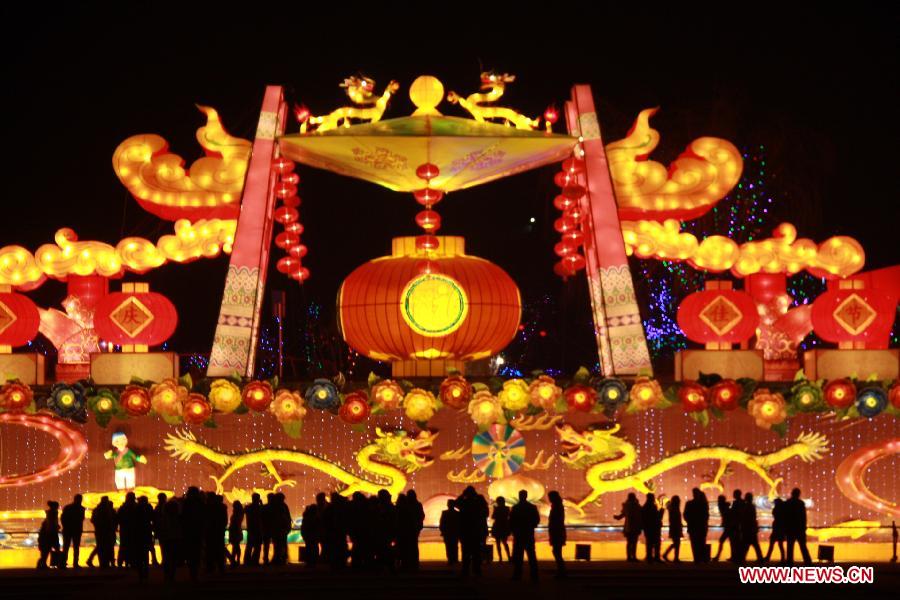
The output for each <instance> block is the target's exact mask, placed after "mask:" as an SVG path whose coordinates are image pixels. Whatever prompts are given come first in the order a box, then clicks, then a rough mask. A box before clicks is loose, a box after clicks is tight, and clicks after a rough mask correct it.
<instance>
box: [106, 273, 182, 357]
mask: <svg viewBox="0 0 900 600" xmlns="http://www.w3.org/2000/svg"><path fill="white" fill-rule="evenodd" d="M122 290H123V291H121V292H115V293H112V294H109V295H107V296H106V297H104V298H103V299H102V300H100V302H98V303H97V309H96V311H95V312H94V329H96V331H97V335H99V336H100V339H103V340H106V341H107V342H112V343H113V344H117V345H142V346H156V345H158V344H162V343H163V342H165V341H166V340H167V339H169V338H170V337H171V336H172V334H173V333H175V327H176V326H177V325H178V312H177V311H176V310H175V306H174V305H173V304H172V303H171V302H170V301H169V299H168V298H166V297H165V296H163V295H162V294H158V293H156V292H151V291H149V287H148V286H147V284H140V283H138V284H123V285H122Z"/></svg>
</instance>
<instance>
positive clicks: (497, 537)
mask: <svg viewBox="0 0 900 600" xmlns="http://www.w3.org/2000/svg"><path fill="white" fill-rule="evenodd" d="M491 519H493V523H492V524H491V537H493V538H494V541H495V542H496V543H497V559H498V561H499V562H503V550H504V549H506V560H512V555H511V554H510V553H509V541H508V540H509V534H510V531H509V507H508V506H507V505H506V498H504V497H503V496H500V497H499V498H497V504H496V506H494V513H493V514H492V515H491Z"/></svg>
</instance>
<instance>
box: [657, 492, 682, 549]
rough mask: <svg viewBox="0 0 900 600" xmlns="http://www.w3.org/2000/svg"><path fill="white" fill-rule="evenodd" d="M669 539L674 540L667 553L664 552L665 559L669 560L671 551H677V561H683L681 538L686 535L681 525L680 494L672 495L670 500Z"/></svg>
mask: <svg viewBox="0 0 900 600" xmlns="http://www.w3.org/2000/svg"><path fill="white" fill-rule="evenodd" d="M668 511H669V539H670V540H672V543H671V544H669V547H668V548H666V551H665V553H663V555H662V557H663V560H669V553H670V552H672V551H674V552H675V562H677V563H678V562H681V558H679V554H680V551H681V538H682V537H684V534H683V533H682V525H681V497H680V496H672V500H671V501H670V502H669V508H668Z"/></svg>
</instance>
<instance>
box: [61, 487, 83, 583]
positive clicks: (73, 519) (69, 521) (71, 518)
mask: <svg viewBox="0 0 900 600" xmlns="http://www.w3.org/2000/svg"><path fill="white" fill-rule="evenodd" d="M81 501H82V497H81V494H75V498H74V499H73V500H72V503H71V504H66V506H65V507H63V510H62V516H61V517H60V522H61V523H62V536H63V549H62V553H63V562H62V568H63V569H65V568H66V563H67V562H68V560H69V546H71V547H72V567H73V568H75V569H80V568H81V565H80V564H78V554H79V547H80V546H81V534H82V532H83V531H84V506H82V504H81Z"/></svg>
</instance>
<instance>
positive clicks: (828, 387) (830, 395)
mask: <svg viewBox="0 0 900 600" xmlns="http://www.w3.org/2000/svg"><path fill="white" fill-rule="evenodd" d="M822 391H823V393H824V394H825V402H827V403H828V406H830V407H832V408H849V407H850V406H852V405H853V402H854V401H855V400H856V386H855V385H853V382H852V381H850V380H849V379H834V380H832V381H829V382H828V383H827V384H825V389H824V390H822Z"/></svg>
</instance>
